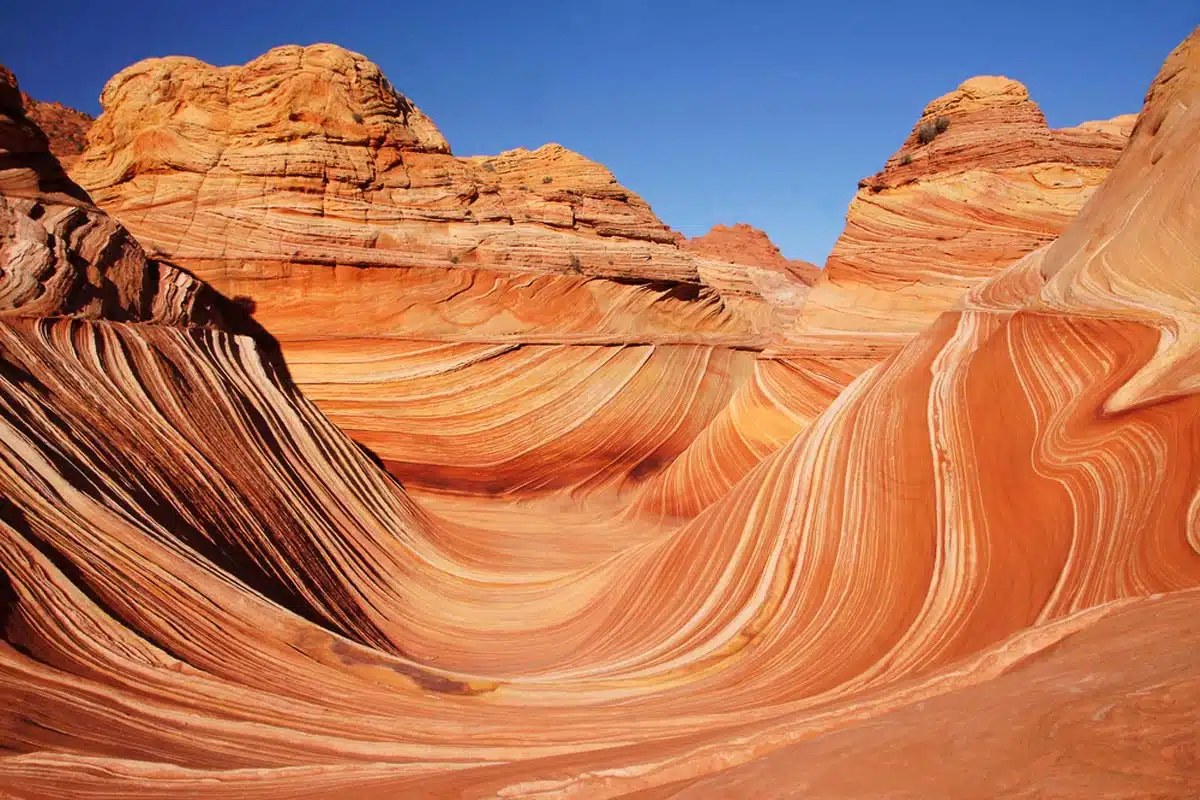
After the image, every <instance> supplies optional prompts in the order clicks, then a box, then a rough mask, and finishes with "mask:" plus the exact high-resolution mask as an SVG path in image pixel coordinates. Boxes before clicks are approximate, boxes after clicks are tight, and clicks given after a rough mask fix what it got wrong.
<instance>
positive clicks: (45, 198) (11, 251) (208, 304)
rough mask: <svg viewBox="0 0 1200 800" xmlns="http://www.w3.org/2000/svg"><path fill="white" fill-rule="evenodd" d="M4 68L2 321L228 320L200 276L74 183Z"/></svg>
mask: <svg viewBox="0 0 1200 800" xmlns="http://www.w3.org/2000/svg"><path fill="white" fill-rule="evenodd" d="M49 147H50V142H48V141H47V137H46V135H45V134H44V133H43V132H42V130H41V129H40V128H39V127H38V126H37V125H36V124H35V123H34V121H33V120H32V119H31V118H30V117H29V116H27V115H26V113H25V109H24V107H23V95H22V93H21V91H20V89H19V88H18V86H17V81H16V78H15V77H13V75H12V73H11V72H9V71H8V70H7V69H5V68H4V67H0V265H2V266H0V316H9V315H23V316H56V315H77V316H87V317H105V318H107V319H131V320H156V321H161V322H184V321H191V322H211V321H214V320H217V319H222V318H225V317H228V316H229V311H228V309H227V310H226V311H225V312H222V310H221V308H222V306H224V305H225V304H224V303H223V300H222V298H220V297H219V296H218V295H217V294H216V293H215V292H213V291H212V290H211V289H209V288H208V287H206V286H204V285H203V284H201V283H199V282H198V281H196V280H195V279H194V278H192V276H190V275H188V274H186V273H184V272H182V271H180V270H178V269H175V268H173V267H170V266H166V265H160V264H157V263H155V262H152V261H147V259H146V257H145V254H144V253H143V251H142V248H141V246H140V245H139V244H138V243H137V242H136V241H134V239H133V237H131V236H130V235H129V234H128V232H127V231H125V230H124V229H123V228H122V227H121V226H119V225H118V224H117V223H116V222H114V221H113V220H112V219H111V218H110V217H109V216H108V215H107V214H105V213H104V212H102V211H100V210H99V209H97V208H96V207H95V206H93V205H92V204H91V202H90V201H89V200H88V197H87V195H86V194H85V193H84V192H83V191H82V190H81V189H80V188H79V187H78V186H76V185H75V184H74V183H72V182H71V181H70V179H69V178H67V176H66V174H65V173H64V172H63V170H62V167H61V165H60V164H59V163H58V161H57V160H56V159H55V158H54V156H53V155H52V154H51V152H50V149H49Z"/></svg>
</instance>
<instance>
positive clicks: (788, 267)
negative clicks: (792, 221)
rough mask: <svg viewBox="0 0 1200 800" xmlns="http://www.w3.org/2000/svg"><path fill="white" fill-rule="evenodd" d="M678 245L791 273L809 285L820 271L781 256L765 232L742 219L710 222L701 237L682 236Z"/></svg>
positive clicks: (711, 256) (715, 257) (739, 261)
mask: <svg viewBox="0 0 1200 800" xmlns="http://www.w3.org/2000/svg"><path fill="white" fill-rule="evenodd" d="M680 244H681V246H682V247H683V249H684V250H688V251H690V252H692V253H696V254H697V255H700V256H705V257H707V258H712V259H715V260H718V261H729V262H732V263H743V264H750V265H753V266H756V267H763V268H765V269H775V270H779V271H780V272H785V273H792V274H794V275H795V276H796V277H798V278H800V280H802V281H803V282H804V283H807V284H808V285H809V286H811V285H812V284H813V282H814V281H816V279H817V276H818V275H820V274H821V273H820V270H819V269H817V267H816V266H815V265H813V264H810V263H808V262H807V261H800V260H798V259H789V258H784V256H783V253H781V252H779V248H778V247H776V246H775V243H774V242H772V241H771V239H770V238H769V237H768V236H767V234H766V233H764V232H763V231H760V230H759V229H758V228H755V227H753V226H752V225H747V224H746V223H744V222H739V223H737V224H736V225H732V226H729V225H714V226H713V227H712V229H711V230H710V231H709V232H708V233H706V234H704V235H703V236H697V237H696V238H694V239H686V238H685V239H683V240H682V241H681V242H680Z"/></svg>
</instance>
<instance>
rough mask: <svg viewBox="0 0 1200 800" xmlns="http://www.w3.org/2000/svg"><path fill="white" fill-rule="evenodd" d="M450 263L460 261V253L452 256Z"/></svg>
mask: <svg viewBox="0 0 1200 800" xmlns="http://www.w3.org/2000/svg"><path fill="white" fill-rule="evenodd" d="M450 263H451V264H457V263H458V255H457V254H455V255H452V256H450Z"/></svg>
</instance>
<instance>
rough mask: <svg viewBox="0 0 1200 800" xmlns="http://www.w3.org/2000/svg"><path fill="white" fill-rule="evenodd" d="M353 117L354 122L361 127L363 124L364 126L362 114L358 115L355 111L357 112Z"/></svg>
mask: <svg viewBox="0 0 1200 800" xmlns="http://www.w3.org/2000/svg"><path fill="white" fill-rule="evenodd" d="M351 116H352V117H354V121H355V122H357V123H358V124H359V125H361V124H362V121H363V115H362V114H360V113H358V112H357V111H355V112H354V113H353V114H352V115H351Z"/></svg>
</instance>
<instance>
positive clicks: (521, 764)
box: [0, 33, 1200, 798]
mask: <svg viewBox="0 0 1200 800" xmlns="http://www.w3.org/2000/svg"><path fill="white" fill-rule="evenodd" d="M1198 175H1200V33H1197V34H1194V35H1193V38H1192V39H1189V40H1188V41H1187V42H1185V43H1184V44H1183V45H1181V46H1180V47H1179V48H1178V49H1177V50H1176V51H1175V52H1174V53H1172V54H1171V56H1170V57H1169V59H1168V60H1167V63H1166V65H1165V66H1164V69H1163V71H1162V72H1161V73H1160V76H1159V78H1158V79H1157V80H1156V82H1155V84H1154V86H1153V87H1152V89H1151V92H1150V94H1149V96H1148V102H1147V107H1146V109H1145V111H1144V113H1143V115H1142V117H1141V119H1140V121H1139V124H1138V126H1137V128H1136V130H1135V131H1134V134H1133V138H1132V140H1131V144H1130V146H1129V148H1128V150H1127V152H1126V153H1125V155H1124V156H1123V158H1122V160H1121V162H1120V163H1119V164H1118V165H1117V167H1116V168H1115V170H1114V172H1113V175H1112V176H1111V178H1110V181H1109V182H1108V184H1107V185H1106V186H1105V187H1104V188H1103V189H1102V190H1101V191H1100V192H1098V193H1097V194H1096V197H1095V198H1093V201H1092V203H1091V204H1090V205H1089V207H1088V208H1087V209H1086V211H1085V212H1084V213H1083V214H1081V216H1080V217H1079V219H1078V220H1077V221H1076V223H1075V224H1074V225H1073V226H1072V227H1071V229H1070V230H1069V231H1068V232H1067V233H1066V234H1064V236H1063V237H1062V238H1060V239H1059V240H1058V241H1057V242H1056V244H1055V245H1054V246H1052V247H1051V248H1048V249H1047V250H1044V251H1040V252H1039V253H1037V254H1035V255H1033V256H1031V257H1029V258H1026V259H1023V260H1022V261H1021V262H1019V263H1018V264H1017V265H1014V266H1013V267H1011V268H1010V269H1008V270H1005V271H1003V272H1001V273H999V274H998V275H996V276H993V278H991V279H990V280H988V281H986V282H984V283H982V284H980V285H979V286H977V287H975V289H974V290H972V292H971V293H970V295H969V296H967V297H966V298H964V299H963V301H962V303H961V304H960V305H959V306H958V307H957V308H956V309H954V310H952V311H948V312H944V313H943V314H941V315H939V316H938V317H937V319H936V320H935V321H934V323H933V324H932V325H931V326H929V327H928V328H927V329H925V330H924V331H922V332H921V333H919V334H918V335H916V336H915V337H913V338H912V339H911V340H910V341H909V342H907V343H906V344H905V345H904V346H902V347H900V348H899V349H898V350H897V351H896V352H895V353H894V355H893V356H892V357H890V358H888V359H887V360H885V361H883V362H882V363H879V364H877V365H876V366H874V367H872V368H870V369H869V370H867V371H865V372H864V373H863V374H861V375H860V376H859V377H858V378H857V379H855V380H854V381H853V382H852V383H851V384H850V385H849V387H848V388H847V389H846V390H845V391H843V392H841V393H840V394H839V395H838V396H837V398H836V399H835V400H834V401H833V403H832V404H831V405H830V406H829V407H828V408H827V409H825V410H824V411H823V412H821V413H820V414H819V415H818V416H817V418H816V419H815V421H814V422H813V423H812V424H811V425H810V426H808V428H807V429H806V430H805V431H804V432H803V433H802V434H800V435H797V436H794V437H793V438H791V439H790V440H788V441H787V442H786V443H785V444H783V445H782V446H781V447H778V448H777V449H775V450H774V451H773V452H771V453H770V454H769V455H767V456H766V457H765V458H763V459H762V460H761V461H760V462H759V463H758V465H757V466H756V467H755V468H753V470H751V471H750V472H749V474H747V475H746V476H745V477H744V478H743V479H742V480H740V481H739V482H738V483H737V484H736V485H735V486H734V487H733V488H732V489H731V490H730V491H728V492H725V493H724V494H723V495H722V496H721V497H720V498H719V499H718V500H717V501H715V502H714V503H712V504H710V505H708V506H707V507H705V508H704V509H703V510H701V511H700V512H699V513H698V514H696V515H695V516H694V517H692V518H690V519H687V520H685V521H683V522H682V523H680V524H677V525H670V524H665V525H663V526H662V527H661V528H656V527H654V526H648V527H647V528H645V529H644V530H642V531H640V532H639V535H637V536H632V535H630V534H629V531H628V530H627V529H626V528H624V527H622V526H621V524H619V522H618V521H612V523H611V524H612V527H611V531H612V533H613V536H612V540H615V541H609V542H603V541H602V543H601V544H600V545H598V544H597V541H598V540H602V534H603V531H604V530H605V525H606V521H605V520H603V519H600V518H599V517H597V518H596V519H594V520H592V521H591V524H590V525H588V526H579V527H572V526H561V527H559V528H557V530H554V529H550V528H546V527H543V528H541V529H537V528H536V527H535V526H534V525H533V524H532V523H531V521H530V520H531V519H532V517H533V516H534V515H530V519H526V520H525V521H524V522H523V523H522V524H524V525H528V526H529V527H527V528H522V524H518V518H517V517H516V516H510V517H509V518H508V519H509V521H510V523H512V524H511V527H510V529H509V530H508V531H506V532H505V533H506V535H504V536H499V537H495V538H492V537H484V536H479V535H478V533H479V531H480V530H481V528H477V527H474V526H473V525H472V520H471V519H470V515H469V514H468V513H467V512H466V511H464V509H463V508H462V507H459V508H458V509H457V511H456V514H457V516H455V518H454V519H447V518H446V517H445V516H443V515H440V514H437V513H431V511H430V506H423V505H422V504H421V503H420V502H417V501H416V500H414V498H413V497H412V496H410V495H409V494H407V493H406V492H405V491H404V490H403V489H401V488H400V486H399V485H398V484H397V483H395V482H393V481H391V480H390V479H389V478H388V476H387V475H386V473H385V472H384V471H383V470H382V469H380V468H378V466H376V465H375V464H373V463H372V461H371V459H370V458H369V457H368V456H367V455H366V454H365V453H364V452H363V451H362V450H361V449H360V448H358V447H356V446H355V445H354V444H353V443H352V442H351V441H350V440H349V439H348V438H347V437H346V436H345V435H343V434H342V433H341V432H340V431H338V430H337V428H336V427H334V426H333V425H332V424H330V422H329V421H328V420H326V419H325V418H324V417H323V416H322V415H321V414H320V413H319V412H318V411H317V410H316V408H315V407H314V406H313V404H312V403H310V402H309V401H307V400H306V399H305V398H304V397H303V396H302V395H300V394H299V393H297V392H296V391H295V390H294V388H293V387H291V386H290V385H289V384H288V383H287V382H286V380H285V378H284V376H283V375H282V374H281V373H280V372H278V371H276V370H274V369H273V368H272V367H271V366H270V364H269V362H264V361H263V360H262V358H261V354H260V352H259V349H258V348H257V346H256V344H255V342H254V340H252V339H250V338H247V337H238V336H233V335H230V334H228V333H225V332H221V331H215V330H211V329H198V328H190V329H187V328H180V327H169V326H161V325H157V326H156V325H144V324H142V325H138V324H121V323H113V322H108V321H80V320H16V321H12V322H7V321H0V365H2V368H0V487H3V493H2V494H0V498H3V499H2V500H0V569H2V570H3V572H2V573H0V574H2V575H3V582H0V624H2V627H3V631H4V642H5V644H4V645H3V646H0V707H2V708H5V709H15V711H11V712H9V715H8V716H7V717H6V718H5V722H6V724H4V725H2V726H0V747H3V748H4V750H5V751H6V752H7V753H9V755H7V756H5V757H3V758H0V791H4V792H6V793H9V794H14V795H16V796H42V797H45V796H51V797H77V796H88V795H89V794H90V795H92V796H103V795H106V794H107V795H114V794H117V795H121V796H128V797H168V796H172V797H173V796H180V795H200V796H209V797H246V796H253V797H259V798H273V797H296V796H310V797H332V796H363V797H370V796H380V797H383V796H421V795H425V796H433V797H439V796H454V797H480V798H482V797H497V796H498V797H540V798H566V797H572V798H580V797H582V798H589V797H620V796H633V797H637V796H641V797H643V798H644V797H660V796H670V795H671V794H675V793H679V792H684V791H690V792H692V795H693V796H720V794H719V792H724V793H725V794H726V796H730V795H734V796H758V795H763V796H772V795H774V796H780V795H781V794H782V793H783V792H784V791H785V790H787V791H791V792H792V793H793V794H804V793H806V792H808V791H809V790H811V791H812V793H814V794H819V793H824V794H825V795H827V796H828V795H835V796H836V795H837V794H838V793H841V794H843V795H844V794H853V793H859V794H862V793H869V794H881V793H885V792H888V791H893V792H895V791H903V790H907V791H910V792H918V793H919V792H925V793H931V794H936V793H939V792H945V793H950V794H958V793H962V792H964V791H965V792H970V791H972V790H973V789H971V787H978V786H982V787H984V791H988V790H994V791H995V792H1000V793H1003V792H1009V793H1012V794H1022V795H1029V794H1033V793H1037V792H1040V791H1047V790H1051V791H1057V792H1060V793H1064V794H1079V795H1084V794H1086V795H1089V796H1095V795H1104V794H1117V793H1124V794H1126V795H1131V796H1138V795H1149V794H1154V795H1157V796H1164V797H1172V798H1173V797H1179V798H1186V797H1189V796H1192V795H1194V794H1195V791H1196V789H1197V783H1196V779H1195V770H1194V769H1193V766H1194V761H1195V758H1194V752H1192V750H1193V749H1194V748H1192V741H1193V740H1194V727H1195V726H1194V723H1193V719H1192V718H1193V716H1194V715H1193V714H1192V713H1191V712H1192V710H1193V708H1192V707H1193V705H1194V700H1195V699H1196V690H1197V685H1198V682H1200V672H1198V667H1197V664H1196V662H1195V659H1194V657H1193V653H1194V651H1195V647H1196V646H1197V644H1198V643H1200V642H1198V641H1197V630H1196V626H1195V624H1194V623H1193V622H1192V620H1194V616H1195V612H1196V610H1197V596H1196V591H1197V590H1196V587H1198V586H1200V513H1198V508H1200V387H1197V386H1195V385H1194V384H1193V383H1192V381H1193V379H1194V377H1195V375H1196V371H1195V370H1194V365H1195V364H1196V363H1197V354H1196V353H1195V351H1194V346H1195V345H1196V340H1195V336H1194V334H1195V331H1196V330H1197V326H1198V325H1200V309H1198V308H1197V306H1196V304H1195V303H1194V298H1195V297H1196V296H1197V295H1200V273H1197V271H1196V270H1195V269H1194V268H1193V265H1194V263H1195V258H1194V256H1195V252H1194V243H1195V242H1196V241H1197V235H1196V234H1197V231H1200V193H1198V190H1200V181H1197V176H1198ZM680 350H681V351H682V348H680ZM464 354H465V355H466V356H468V357H469V356H471V355H473V354H472V353H469V352H466V351H464ZM435 360H436V361H437V362H439V363H442V362H444V361H445V360H446V359H444V358H443V357H441V356H438V357H437V358H436V359H435ZM1189 365H1190V366H1192V367H1193V369H1191V370H1190V371H1189V370H1188V369H1187V367H1188V366H1189ZM408 366H409V367H410V368H412V367H415V366H416V365H415V364H409V365H408ZM521 371H522V372H523V373H524V372H528V371H529V367H528V365H527V364H526V365H522V369H521ZM602 383H603V384H605V385H607V384H608V383H609V381H604V382H602ZM423 388H424V389H425V391H422V392H421V394H422V395H423V396H427V397H433V396H435V395H436V394H437V393H438V391H441V392H443V393H446V394H448V393H449V391H450V389H449V387H448V386H443V387H441V388H440V389H434V388H433V387H431V386H429V385H428V384H427V385H426V386H425V387H423ZM598 392H599V384H598V385H597V387H595V388H593V389H589V390H588V391H587V393H588V394H589V395H592V396H593V397H594V396H595V394H597V393H598ZM540 393H541V392H540V391H539V394H540ZM660 399H661V398H660ZM518 413H519V412H518ZM418 415H419V414H414V417H415V416H418ZM476 427H477V420H475V419H473V418H472V417H471V415H470V414H467V415H466V418H465V419H464V425H463V429H464V431H467V430H471V429H473V428H476ZM621 433H622V431H621V429H620V428H615V427H614V429H613V430H612V431H611V432H610V435H611V437H612V439H613V440H614V441H615V440H620V439H621V438H622V437H621ZM485 527H486V526H485ZM605 545H607V546H608V547H609V550H608V552H605V551H604V550H605ZM1164 594H1166V595H1169V596H1161V595H1164ZM1014 695H1015V696H1014ZM997 699H1002V700H1003V701H1004V702H1002V703H998V702H997ZM1047 715H1049V716H1047ZM909 726H911V728H910V727H909ZM941 726H947V728H948V732H949V733H951V734H961V735H962V738H957V739H954V741H953V742H952V743H951V744H949V745H947V744H946V740H945V735H944V734H945V733H946V732H947V730H946V729H943V728H942V727H941ZM898 729H900V730H903V731H904V732H906V735H905V736H902V737H900V739H897V738H896V730H898ZM1046 731H1052V732H1053V734H1054V735H1053V736H1047V735H1045V732H1046ZM981 732H990V735H989V737H988V738H981V739H976V738H974V737H973V734H977V733H981ZM1024 732H1030V733H1031V735H1033V736H1035V737H1036V738H1033V739H1029V740H1025V739H1022V738H1021V736H1020V734H1022V733H1024ZM907 733H911V734H912V735H911V736H908V735H907ZM935 742H936V743H937V744H939V745H940V747H939V748H937V749H934V748H933V744H934V743H935ZM947 747H949V748H951V750H950V752H951V753H952V754H953V755H954V756H955V758H956V759H957V763H955V764H950V765H947V764H946V763H945V762H944V756H945V752H946V751H945V750H944V749H942V748H947ZM848 755H861V756H862V757H863V758H864V759H865V760H864V761H861V762H855V764H856V765H857V768H856V769H855V770H854V771H853V772H852V773H851V774H846V773H845V772H844V771H834V767H835V766H836V765H838V764H839V763H840V764H844V763H846V762H845V761H844V760H843V761H840V762H838V761H833V762H831V763H826V759H837V758H839V757H840V758H843V759H844V758H846V757H847V756H848ZM797 763H798V764H799V767H798V766H797ZM1114 764H1117V765H1120V769H1114V768H1113V765H1114ZM743 765H745V766H743ZM804 765H811V768H812V770H813V772H812V773H809V772H808V771H803V767H804ZM980 765H981V766H982V767H984V768H988V769H990V770H994V772H990V773H989V774H987V775H985V776H982V777H981V776H978V775H976V776H975V778H976V780H977V781H978V783H971V784H968V783H967V782H966V779H965V778H964V777H963V775H962V773H961V771H960V767H962V766H980ZM889 766H891V767H894V770H893V771H889V772H886V773H885V772H884V771H883V770H884V769H885V768H887V767H889ZM739 767H741V769H737V768H739ZM876 767H878V768H879V770H878V771H875V768H876ZM725 770H730V771H728V772H726V773H725V774H720V773H722V772H723V771H725ZM710 779H711V780H712V782H711V783H705V782H704V781H707V780H710ZM804 781H810V783H809V784H808V785H806V784H805V783H804ZM1045 781H1051V784H1050V785H1049V786H1047V784H1046V783H1045ZM639 793H640V795H639Z"/></svg>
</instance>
